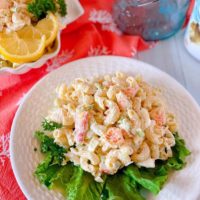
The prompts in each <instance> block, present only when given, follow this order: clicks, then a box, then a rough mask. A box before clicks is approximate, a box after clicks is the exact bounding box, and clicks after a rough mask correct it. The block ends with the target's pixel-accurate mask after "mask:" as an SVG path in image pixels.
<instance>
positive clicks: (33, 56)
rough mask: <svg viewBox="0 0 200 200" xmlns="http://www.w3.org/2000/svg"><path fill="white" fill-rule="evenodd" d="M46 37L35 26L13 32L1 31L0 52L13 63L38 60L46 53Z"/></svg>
mask: <svg viewBox="0 0 200 200" xmlns="http://www.w3.org/2000/svg"><path fill="white" fill-rule="evenodd" d="M45 44H46V37H45V35H43V34H42V33H41V32H40V31H38V30H37V29H36V28H34V27H33V26H26V27H24V28H23V29H21V30H19V31H16V32H11V33H4V32H1V33H0V54H1V55H2V56H3V57H4V59H6V60H8V61H10V62H13V63H25V62H33V61H36V60H38V59H39V58H40V57H41V56H42V55H43V53H44V50H45Z"/></svg>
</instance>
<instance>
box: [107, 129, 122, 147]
mask: <svg viewBox="0 0 200 200" xmlns="http://www.w3.org/2000/svg"><path fill="white" fill-rule="evenodd" d="M105 137H106V139H107V140H108V141H109V142H110V143H112V144H122V143H123V142H124V137H123V131H122V129H120V128H114V127H112V128H109V129H108V130H107V132H106V134H105Z"/></svg>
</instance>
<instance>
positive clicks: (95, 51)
mask: <svg viewBox="0 0 200 200" xmlns="http://www.w3.org/2000/svg"><path fill="white" fill-rule="evenodd" d="M193 3H194V1H193V0H192V1H191V7H192V5H193ZM81 4H82V5H83V7H84V9H85V14H84V15H83V16H82V17H80V18H79V19H78V20H77V21H76V22H73V23H72V24H70V25H69V26H68V27H67V28H66V29H64V30H63V31H62V35H61V42H62V47H61V50H60V53H59V55H58V56H57V57H55V58H53V59H51V60H48V61H47V63H46V64H45V65H43V66H42V67H41V68H38V69H32V70H30V71H29V72H27V73H26V74H22V75H12V74H5V75H0V199H2V200H11V199H12V200H23V199H25V197H24V195H23V193H22V192H21V190H20V188H19V186H18V184H17V182H16V180H15V177H14V174H13V171H12V168H11V164H10V159H9V136H10V129H11V125H12V121H13V117H14V115H15V112H16V110H17V108H18V106H19V105H20V103H21V102H22V100H23V98H24V96H25V95H26V93H27V92H28V91H29V89H30V88H31V87H32V86H33V85H34V84H35V83H36V82H37V81H38V80H39V79H41V78H42V77H43V76H45V75H46V74H48V73H49V72H51V71H53V70H54V69H56V68H59V67H60V66H61V65H63V64H65V63H67V62H70V61H72V60H76V59H78V58H82V57H87V56H95V55H110V54H113V55H120V56H128V57H134V56H135V55H136V53H137V52H138V51H141V50H145V49H148V48H151V47H153V46H154V44H155V42H149V43H148V42H145V41H144V40H142V38H141V37H138V36H128V35H123V34H122V33H121V31H120V30H119V29H118V28H117V26H116V24H115V23H114V22H113V19H112V15H111V8H112V4H113V0H110V1H108V0H81ZM190 11H191V9H190ZM188 13H190V12H188ZM188 16H189V15H188Z"/></svg>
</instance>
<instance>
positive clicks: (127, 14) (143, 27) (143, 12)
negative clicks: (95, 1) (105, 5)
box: [113, 0, 190, 40]
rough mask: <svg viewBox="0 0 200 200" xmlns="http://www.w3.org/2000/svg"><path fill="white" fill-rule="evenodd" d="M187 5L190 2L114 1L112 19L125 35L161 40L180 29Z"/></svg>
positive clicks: (174, 0)
mask: <svg viewBox="0 0 200 200" xmlns="http://www.w3.org/2000/svg"><path fill="white" fill-rule="evenodd" d="M189 3H190V0H116V2H115V4H114V6H113V17H114V20H115V22H116V23H117V25H118V27H119V28H120V29H121V30H122V31H123V32H125V33H127V34H131V35H140V36H142V37H143V38H144V39H145V40H161V39H165V38H168V37H170V36H172V35H174V34H175V33H176V32H177V31H178V30H179V29H180V28H181V27H182V25H183V23H184V19H185V15H186V12H187V9H188V7H189Z"/></svg>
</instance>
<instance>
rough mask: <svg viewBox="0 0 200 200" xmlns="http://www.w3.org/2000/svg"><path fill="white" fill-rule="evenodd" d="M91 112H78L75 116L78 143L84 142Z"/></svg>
mask: <svg viewBox="0 0 200 200" xmlns="http://www.w3.org/2000/svg"><path fill="white" fill-rule="evenodd" d="M88 121H89V114H88V112H82V113H76V118H75V133H76V136H75V140H76V142H77V143H82V142H84V139H85V136H86V133H87V130H88Z"/></svg>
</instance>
